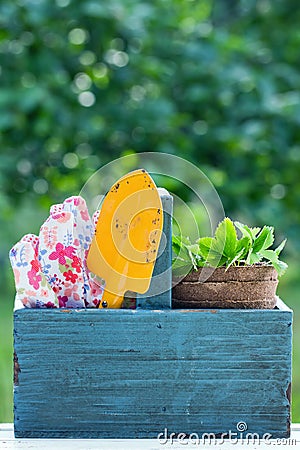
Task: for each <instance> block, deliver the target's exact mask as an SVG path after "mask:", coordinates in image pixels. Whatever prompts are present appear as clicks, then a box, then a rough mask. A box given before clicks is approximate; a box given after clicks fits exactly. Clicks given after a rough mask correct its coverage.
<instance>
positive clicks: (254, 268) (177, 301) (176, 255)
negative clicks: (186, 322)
mask: <svg viewBox="0 0 300 450" xmlns="http://www.w3.org/2000/svg"><path fill="white" fill-rule="evenodd" d="M238 234H239V236H238ZM273 243H274V228H273V227H271V226H264V227H263V228H259V227H254V228H251V227H249V226H247V225H244V224H242V223H240V222H234V223H233V222H232V221H231V220H230V219H229V218H225V219H224V220H223V221H222V222H221V223H220V224H219V225H218V227H217V229H216V231H215V235H214V236H213V237H202V238H200V239H198V240H197V241H196V243H191V242H190V240H189V238H187V237H183V236H178V235H174V236H173V239H172V246H173V293H172V296H173V307H174V308H262V309H268V308H274V307H275V305H276V301H277V299H276V288H277V284H278V276H280V275H282V274H283V273H284V272H285V270H286V268H287V264H286V263H284V262H283V261H280V259H279V254H280V252H281V251H282V249H283V248H284V246H285V243H286V240H284V241H282V242H281V244H280V245H279V246H278V247H277V248H276V249H275V250H271V247H272V245H273ZM191 269H192V270H191Z"/></svg>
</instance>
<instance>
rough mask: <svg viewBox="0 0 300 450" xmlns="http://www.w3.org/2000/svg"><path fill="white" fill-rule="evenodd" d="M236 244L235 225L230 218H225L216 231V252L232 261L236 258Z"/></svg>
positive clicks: (214, 244)
mask: <svg viewBox="0 0 300 450" xmlns="http://www.w3.org/2000/svg"><path fill="white" fill-rule="evenodd" d="M236 244H237V235H236V230H235V227H234V224H233V222H232V221H231V220H230V219H229V218H228V217H225V219H224V220H223V221H222V222H221V223H220V224H219V225H218V227H217V229H216V233H215V243H213V247H214V251H216V252H219V253H220V254H221V255H224V256H226V257H227V258H230V259H231V258H234V256H235V252H236Z"/></svg>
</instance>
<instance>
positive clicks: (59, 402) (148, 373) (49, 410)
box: [15, 307, 292, 438]
mask: <svg viewBox="0 0 300 450" xmlns="http://www.w3.org/2000/svg"><path fill="white" fill-rule="evenodd" d="M291 323H292V312H291V311H290V310H289V309H286V308H282V307H281V309H277V310H276V309H275V310H243V311H241V310H218V311H210V310H203V311H181V310H163V311H150V310H149V311H145V310H137V311H128V310H78V311H76V310H43V311H41V310H18V311H16V312H15V351H16V354H17V357H18V364H19V369H20V372H19V374H18V382H17V383H16V386H15V430H16V436H17V437H70V438H71V437H85V438H87V437H105V438H109V437H111V438H113V437H115V438H116V437H119V438H135V437H139V438H142V437H154V438H155V437H156V436H157V434H158V433H160V432H163V430H164V428H165V427H167V428H168V430H169V431H170V432H175V433H180V432H185V433H203V432H213V433H215V434H218V433H224V432H228V431H229V430H232V431H236V424H237V423H238V422H239V421H242V420H243V421H245V422H247V425H248V430H249V431H250V432H256V433H259V434H261V435H262V434H263V433H267V432H268V433H271V434H272V435H274V437H275V436H277V437H279V436H288V434H289V414H290V404H289V386H290V382H291V333H292V327H291Z"/></svg>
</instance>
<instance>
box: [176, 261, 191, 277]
mask: <svg viewBox="0 0 300 450" xmlns="http://www.w3.org/2000/svg"><path fill="white" fill-rule="evenodd" d="M191 268H192V263H191V261H187V260H185V259H183V258H180V257H177V258H175V259H173V261H172V271H173V273H174V275H177V276H179V275H185V274H187V273H189V272H190V270H191Z"/></svg>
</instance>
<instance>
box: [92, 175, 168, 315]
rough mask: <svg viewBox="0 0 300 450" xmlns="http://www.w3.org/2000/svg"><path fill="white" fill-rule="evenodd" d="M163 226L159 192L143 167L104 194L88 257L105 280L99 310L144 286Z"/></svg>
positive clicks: (115, 304)
mask: <svg viewBox="0 0 300 450" xmlns="http://www.w3.org/2000/svg"><path fill="white" fill-rule="evenodd" d="M162 228H163V210H162V204H161V200H160V197H159V193H158V190H157V188H156V186H155V183H154V181H153V180H152V178H151V177H150V175H149V174H148V173H147V172H146V171H145V170H144V169H138V170H134V171H133V172H129V173H128V174H127V175H125V176H123V177H122V178H120V179H119V180H118V181H117V182H116V183H115V184H114V185H113V186H112V188H111V189H110V191H109V192H108V193H107V194H106V196H105V198H104V201H103V204H102V207H101V211H100V215H99V219H98V223H97V226H96V233H95V236H94V238H93V241H92V244H91V247H90V250H89V253H88V257H87V266H88V268H89V270H90V271H91V272H93V273H94V274H96V275H97V276H99V277H101V278H102V279H104V280H105V291H104V294H103V297H102V301H101V303H100V305H99V308H120V307H121V305H122V301H123V297H124V293H125V292H126V291H127V290H130V291H134V292H138V293H140V294H144V293H145V292H146V291H147V290H148V289H149V285H150V281H151V276H152V272H153V268H154V263H155V260H156V256H157V252H158V247H159V243H160V238H161V234H162Z"/></svg>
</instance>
